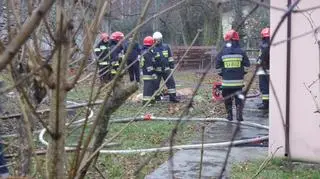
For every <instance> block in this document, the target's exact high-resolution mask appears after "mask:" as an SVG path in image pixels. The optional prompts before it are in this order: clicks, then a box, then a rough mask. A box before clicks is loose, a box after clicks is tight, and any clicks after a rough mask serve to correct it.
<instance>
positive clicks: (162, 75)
mask: <svg viewBox="0 0 320 179" xmlns="http://www.w3.org/2000/svg"><path fill="white" fill-rule="evenodd" d="M170 74H171V70H166V71H162V72H157V76H158V78H157V82H156V86H155V88H156V89H159V87H160V82H161V79H163V80H166V79H167V78H168V77H169V75H170ZM166 86H167V88H168V94H169V97H170V101H172V102H178V100H177V96H176V83H175V81H174V78H173V76H171V77H170V78H169V79H168V81H167V82H166ZM156 98H160V96H159V95H157V97H156ZM156 100H157V99H156Z"/></svg>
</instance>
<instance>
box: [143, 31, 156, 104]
mask: <svg viewBox="0 0 320 179" xmlns="http://www.w3.org/2000/svg"><path fill="white" fill-rule="evenodd" d="M153 43H154V40H153V38H152V37H151V36H147V37H145V38H144V39H143V47H142V57H141V61H140V65H141V68H142V73H143V76H142V79H143V99H142V104H143V105H144V104H145V103H147V102H148V101H150V100H151V102H150V104H153V103H154V102H155V99H154V98H152V96H153V94H154V92H155V91H156V88H155V86H156V82H157V75H156V73H155V69H154V67H155V66H154V64H155V59H154V51H153V49H152V48H151V46H152V45H153Z"/></svg>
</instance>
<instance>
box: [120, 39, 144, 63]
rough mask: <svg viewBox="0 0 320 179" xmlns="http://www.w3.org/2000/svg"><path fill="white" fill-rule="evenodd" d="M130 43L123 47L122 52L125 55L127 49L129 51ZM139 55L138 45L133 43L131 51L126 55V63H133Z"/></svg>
mask: <svg viewBox="0 0 320 179" xmlns="http://www.w3.org/2000/svg"><path fill="white" fill-rule="evenodd" d="M130 43H131V42H129V43H128V44H127V45H126V47H125V50H124V53H125V54H126V53H127V51H128V49H129V46H130ZM140 54H141V48H140V45H139V44H138V43H136V42H134V44H133V48H132V51H131V53H130V54H128V58H127V60H128V62H129V63H132V62H133V61H135V60H136V59H137V58H138V56H139V55H140Z"/></svg>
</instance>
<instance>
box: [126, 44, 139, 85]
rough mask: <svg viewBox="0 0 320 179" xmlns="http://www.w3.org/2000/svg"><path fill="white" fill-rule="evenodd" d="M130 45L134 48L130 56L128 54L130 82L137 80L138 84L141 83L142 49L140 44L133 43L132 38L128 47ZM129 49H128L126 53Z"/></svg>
mask: <svg viewBox="0 0 320 179" xmlns="http://www.w3.org/2000/svg"><path fill="white" fill-rule="evenodd" d="M130 43H133V48H132V51H131V53H130V54H128V59H127V65H128V66H129V65H130V67H129V69H128V71H129V77H130V81H131V82H132V81H134V80H136V82H138V83H140V66H139V60H138V59H139V57H140V54H141V48H140V45H139V43H137V42H133V41H132V38H130V39H129V44H128V45H127V47H129V46H130ZM127 50H128V49H127V48H126V50H125V53H126V51H127ZM132 63H133V64H132Z"/></svg>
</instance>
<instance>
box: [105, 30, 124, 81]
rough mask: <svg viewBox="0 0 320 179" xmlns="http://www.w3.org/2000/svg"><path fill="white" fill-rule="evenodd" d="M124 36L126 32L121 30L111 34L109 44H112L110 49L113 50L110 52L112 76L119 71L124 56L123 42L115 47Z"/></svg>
mask: <svg viewBox="0 0 320 179" xmlns="http://www.w3.org/2000/svg"><path fill="white" fill-rule="evenodd" d="M123 38H124V34H123V33H122V32H119V31H116V32H113V33H112V34H111V36H110V41H109V46H110V50H111V51H112V53H111V54H110V61H111V75H112V77H113V76H115V75H116V74H117V73H118V68H119V66H120V63H121V60H122V59H123V57H124V46H123V44H121V45H120V46H118V47H117V48H115V47H116V46H117V44H118V43H119V42H120V41H121V40H122V39H123ZM114 48H115V49H114ZM113 49H114V50H113Z"/></svg>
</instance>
